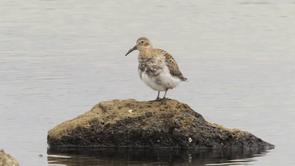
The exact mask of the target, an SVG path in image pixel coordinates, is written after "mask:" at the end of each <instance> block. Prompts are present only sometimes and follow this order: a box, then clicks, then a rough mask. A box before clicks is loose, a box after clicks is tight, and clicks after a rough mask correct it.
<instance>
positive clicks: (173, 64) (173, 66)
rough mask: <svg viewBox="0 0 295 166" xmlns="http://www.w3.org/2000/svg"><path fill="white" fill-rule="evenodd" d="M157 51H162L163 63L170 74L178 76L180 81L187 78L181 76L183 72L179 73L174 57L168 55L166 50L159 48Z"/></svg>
mask: <svg viewBox="0 0 295 166" xmlns="http://www.w3.org/2000/svg"><path fill="white" fill-rule="evenodd" d="M159 51H161V52H162V55H163V56H164V58H165V63H166V65H167V67H168V69H169V71H170V74H171V75H172V76H174V77H178V78H179V79H181V80H182V81H185V80H187V78H185V77H184V76H183V74H182V73H181V71H180V69H179V67H178V65H177V63H176V61H175V60H174V58H173V57H172V55H170V54H169V53H168V52H166V51H164V50H161V49H159Z"/></svg>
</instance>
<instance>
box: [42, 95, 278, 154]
mask: <svg viewBox="0 0 295 166" xmlns="http://www.w3.org/2000/svg"><path fill="white" fill-rule="evenodd" d="M47 141H48V144H49V147H50V148H62V147H64V148H66V147H128V148H180V149H194V150H198V149H204V148H206V149H224V148H238V149H246V150H251V151H252V150H261V149H271V148H273V147H274V146H273V145H271V144H270V143H267V142H265V141H263V140H261V139H260V138H257V137H256V136H254V135H252V134H251V133H248V132H246V131H241V130H238V129H228V128H224V127H222V126H220V125H217V124H214V123H210V122H207V121H206V120H205V119H204V118H203V116H202V115H200V114H199V113H197V112H195V111H194V110H192V109H191V108H190V107H189V106H188V105H187V104H184V103H181V102H178V101H176V100H171V99H167V100H160V101H136V100H133V99H129V100H112V101H105V102H101V103H99V104H97V105H95V106H94V107H93V108H92V109H91V110H90V111H89V112H86V113H85V114H83V115H80V116H78V117H76V118H74V119H72V120H69V121H66V122H63V123H61V124H59V125H58V126H56V127H55V128H53V129H51V130H50V131H49V132H48V137H47Z"/></svg>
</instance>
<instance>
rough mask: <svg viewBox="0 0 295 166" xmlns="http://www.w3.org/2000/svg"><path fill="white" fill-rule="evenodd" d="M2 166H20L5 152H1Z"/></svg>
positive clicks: (0, 160) (0, 165) (0, 164)
mask: <svg viewBox="0 0 295 166" xmlns="http://www.w3.org/2000/svg"><path fill="white" fill-rule="evenodd" d="M0 166H19V163H18V162H17V161H16V160H15V158H14V157H12V156H11V155H9V154H7V153H5V152H4V150H0Z"/></svg>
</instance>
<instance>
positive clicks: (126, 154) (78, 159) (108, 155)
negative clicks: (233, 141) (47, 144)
mask: <svg viewBox="0 0 295 166" xmlns="http://www.w3.org/2000/svg"><path fill="white" fill-rule="evenodd" d="M265 153H266V151H265V150H257V151H245V150H233V149H230V150H200V151H197V152H196V151H189V150H168V149H158V150H143V149H142V150H138V149H137V150H134V149H95V148H94V149H85V148H78V149H74V148H71V149H62V150H53V149H50V150H48V163H49V165H55V164H61V165H66V166H78V165H87V166H91V165H104V166H111V165H140V166H149V165H176V166H184V165H194V166H195V165H240V164H241V163H243V164H247V163H248V164H249V163H250V162H252V161H254V159H253V157H257V156H262V155H264V154H265Z"/></svg>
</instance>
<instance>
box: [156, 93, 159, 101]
mask: <svg viewBox="0 0 295 166" xmlns="http://www.w3.org/2000/svg"><path fill="white" fill-rule="evenodd" d="M159 99H160V91H158V96H157V98H156V100H159Z"/></svg>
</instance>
